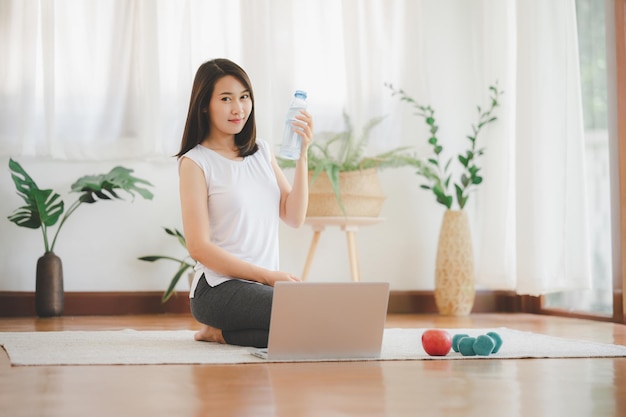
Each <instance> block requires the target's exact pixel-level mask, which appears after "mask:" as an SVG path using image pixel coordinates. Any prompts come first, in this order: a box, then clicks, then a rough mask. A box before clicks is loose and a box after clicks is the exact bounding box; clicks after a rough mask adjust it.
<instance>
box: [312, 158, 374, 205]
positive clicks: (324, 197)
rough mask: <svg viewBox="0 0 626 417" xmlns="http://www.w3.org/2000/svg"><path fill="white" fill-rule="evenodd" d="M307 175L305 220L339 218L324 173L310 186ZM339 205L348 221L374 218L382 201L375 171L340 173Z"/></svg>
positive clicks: (372, 169)
mask: <svg viewBox="0 0 626 417" xmlns="http://www.w3.org/2000/svg"><path fill="white" fill-rule="evenodd" d="M312 177H313V172H312V171H309V207H308V210H307V213H306V215H307V217H339V216H343V215H344V213H343V212H342V211H341V207H340V206H339V203H338V202H337V197H336V196H335V193H334V192H333V187H332V185H331V183H330V180H329V179H328V176H327V175H326V173H325V172H323V173H321V174H320V175H319V176H318V177H317V178H316V179H315V182H314V183H311V181H312ZM339 190H340V192H341V201H342V203H343V206H344V208H345V209H346V213H345V214H346V215H347V216H349V217H378V216H379V214H380V211H381V209H382V206H383V202H384V201H385V198H386V197H385V195H384V194H383V193H382V189H381V187H380V182H379V180H378V169H376V168H370V169H365V170H362V171H349V172H341V173H340V174H339Z"/></svg>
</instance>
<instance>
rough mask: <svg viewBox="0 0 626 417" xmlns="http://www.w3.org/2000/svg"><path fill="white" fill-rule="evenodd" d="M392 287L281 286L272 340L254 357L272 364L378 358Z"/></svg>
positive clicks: (361, 284)
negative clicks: (279, 362) (270, 361)
mask: <svg viewBox="0 0 626 417" xmlns="http://www.w3.org/2000/svg"><path fill="white" fill-rule="evenodd" d="M388 301H389V283H387V282H346V283H335V282H332V283H329V282H324V283H321V282H277V283H276V285H275V286H274V297H273V301H272V316H271V319H270V331H269V341H268V346H267V348H266V349H256V348H255V349H252V350H251V351H250V353H252V354H253V355H255V356H257V357H260V358H263V359H268V360H272V361H281V360H282V361H298V360H304V361H306V360H331V359H375V358H378V357H380V351H381V347H382V339H383V332H384V329H385V319H386V316H387V303H388Z"/></svg>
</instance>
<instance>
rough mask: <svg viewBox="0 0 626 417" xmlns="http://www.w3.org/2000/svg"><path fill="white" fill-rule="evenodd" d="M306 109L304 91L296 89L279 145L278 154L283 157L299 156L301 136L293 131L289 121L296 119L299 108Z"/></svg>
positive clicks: (293, 157) (294, 157) (296, 157)
mask: <svg viewBox="0 0 626 417" xmlns="http://www.w3.org/2000/svg"><path fill="white" fill-rule="evenodd" d="M305 109H306V92H304V91H300V90H297V91H296V93H295V94H294V98H293V101H292V102H291V106H289V111H287V118H286V120H285V129H284V130H283V141H282V144H281V145H280V151H279V152H278V155H279V156H280V157H281V158H285V159H298V158H300V148H301V147H302V138H301V137H300V136H299V135H298V134H297V133H296V132H295V131H294V128H293V126H291V123H292V122H293V121H294V120H296V115H297V114H299V113H300V110H305Z"/></svg>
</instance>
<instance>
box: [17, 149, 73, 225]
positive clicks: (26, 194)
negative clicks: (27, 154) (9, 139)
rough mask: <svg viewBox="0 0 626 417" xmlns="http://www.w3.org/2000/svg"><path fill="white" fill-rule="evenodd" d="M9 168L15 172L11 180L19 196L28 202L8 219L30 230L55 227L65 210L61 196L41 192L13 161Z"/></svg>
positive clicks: (44, 191) (50, 191) (48, 191)
mask: <svg viewBox="0 0 626 417" xmlns="http://www.w3.org/2000/svg"><path fill="white" fill-rule="evenodd" d="M9 168H10V169H11V171H12V172H13V173H12V174H11V178H12V179H13V182H14V183H15V188H16V189H17V194H18V195H19V196H20V197H22V199H23V200H24V201H25V202H26V205H24V206H21V207H19V208H18V209H17V210H16V211H15V212H14V213H13V214H12V215H11V216H9V217H8V218H9V220H10V221H12V222H13V223H15V224H16V225H18V226H20V227H27V228H29V229H37V228H39V227H42V226H46V227H49V226H53V225H55V224H56V222H57V221H58V220H59V217H60V216H61V215H62V214H63V211H64V209H65V205H64V203H63V200H61V196H60V195H59V194H57V193H55V192H54V191H53V190H41V189H40V188H39V187H38V186H37V184H36V183H35V181H33V179H32V178H31V177H30V176H29V175H28V174H27V173H26V171H25V170H24V168H22V166H21V165H20V164H19V163H18V162H16V161H14V160H13V159H10V160H9ZM44 234H45V230H44Z"/></svg>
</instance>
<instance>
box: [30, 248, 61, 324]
mask: <svg viewBox="0 0 626 417" xmlns="http://www.w3.org/2000/svg"><path fill="white" fill-rule="evenodd" d="M63 295H64V292H63V265H62V263H61V258H59V257H58V256H56V255H55V254H54V252H46V253H45V254H44V255H43V256H42V257H41V258H39V260H38V261H37V281H36V282H35V309H36V312H37V315H38V316H39V317H54V316H61V315H62V314H63Z"/></svg>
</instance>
